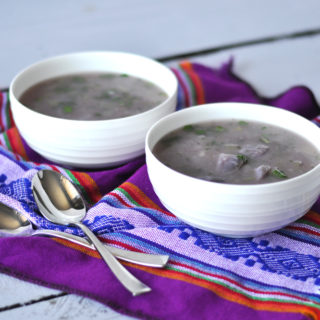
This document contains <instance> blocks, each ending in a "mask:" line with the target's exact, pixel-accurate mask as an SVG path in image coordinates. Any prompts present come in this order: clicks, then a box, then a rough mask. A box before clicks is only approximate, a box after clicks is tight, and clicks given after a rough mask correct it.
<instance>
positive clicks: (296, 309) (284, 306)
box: [129, 264, 320, 319]
mask: <svg viewBox="0 0 320 320" xmlns="http://www.w3.org/2000/svg"><path fill="white" fill-rule="evenodd" d="M129 265H132V264H129ZM132 266H134V267H135V268H138V269H141V270H144V271H146V272H149V273H152V274H155V275H158V276H162V277H165V278H170V279H175V280H181V281H185V282H188V283H191V284H194V285H197V286H200V287H202V288H205V289H208V290H210V291H212V292H214V293H215V294H217V295H218V296H220V297H222V298H224V299H226V300H229V301H233V302H236V303H239V304H242V305H245V306H247V307H249V308H251V309H255V310H266V311H277V312H292V313H298V314H304V315H306V316H308V317H310V318H312V319H319V317H320V312H319V310H317V309H316V308H314V307H306V306H303V305H300V304H294V303H288V302H275V301H260V300H254V299H251V298H248V297H246V296H244V295H242V294H239V293H237V292H235V291H232V289H229V288H226V287H224V286H222V285H220V284H217V283H212V282H209V281H204V280H202V279H198V278H194V277H192V276H191V275H188V274H184V273H180V272H177V271H172V270H166V269H155V268H148V267H144V266H136V265H132Z"/></svg>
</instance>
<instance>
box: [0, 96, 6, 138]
mask: <svg viewBox="0 0 320 320" xmlns="http://www.w3.org/2000/svg"><path fill="white" fill-rule="evenodd" d="M2 108H5V106H3V93H2V92H0V132H2V131H4V122H3V119H2V114H3V113H2Z"/></svg>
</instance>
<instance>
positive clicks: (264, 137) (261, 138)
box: [260, 134, 270, 143]
mask: <svg viewBox="0 0 320 320" xmlns="http://www.w3.org/2000/svg"><path fill="white" fill-rule="evenodd" d="M260 141H262V142H264V143H270V139H269V138H268V137H267V136H266V135H264V134H263V135H262V136H261V137H260Z"/></svg>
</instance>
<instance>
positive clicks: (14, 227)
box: [0, 202, 169, 268]
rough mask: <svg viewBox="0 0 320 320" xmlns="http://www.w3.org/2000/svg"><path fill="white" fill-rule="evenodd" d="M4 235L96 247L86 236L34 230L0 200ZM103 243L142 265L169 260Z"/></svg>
mask: <svg viewBox="0 0 320 320" xmlns="http://www.w3.org/2000/svg"><path fill="white" fill-rule="evenodd" d="M25 231H27V234H25ZM2 235H3V236H5V237H8V236H15V235H23V236H25V235H31V236H46V237H56V238H60V239H64V240H68V241H71V242H73V243H76V244H79V245H82V246H84V247H87V248H90V249H95V247H94V246H93V245H92V244H91V243H89V242H88V241H87V240H86V239H85V238H82V237H78V236H75V235H73V234H70V233H66V232H61V231H57V230H47V229H38V230H33V229H32V226H31V223H30V222H29V220H28V219H27V218H26V217H25V216H24V215H23V214H21V213H20V212H18V211H17V210H15V209H13V208H11V207H9V206H7V205H6V204H4V203H1V202H0V236H2ZM103 245H104V246H106V247H107V248H108V250H109V251H110V252H111V253H112V254H113V255H114V256H115V257H117V258H119V259H121V260H123V261H128V262H132V263H135V264H139V265H142V266H147V267H153V268H163V267H164V266H165V265H166V264H167V262H168V260H169V256H168V255H162V254H148V253H143V252H136V251H129V250H124V249H120V248H115V247H112V246H109V245H107V244H105V243H104V244H103Z"/></svg>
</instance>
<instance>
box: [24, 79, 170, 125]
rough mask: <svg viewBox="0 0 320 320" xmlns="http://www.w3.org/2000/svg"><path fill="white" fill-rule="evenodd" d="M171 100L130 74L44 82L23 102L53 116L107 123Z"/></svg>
mask: <svg viewBox="0 0 320 320" xmlns="http://www.w3.org/2000/svg"><path fill="white" fill-rule="evenodd" d="M167 97H168V95H167V94H166V93H165V92H164V91H163V90H162V89H161V88H159V87H158V86H156V85H155V84H153V83H151V82H149V81H146V80H143V79H140V78H137V77H133V76H130V75H127V74H118V73H83V74H74V75H68V76H62V77H57V78H51V79H49V80H45V81H42V82H40V83H38V84H36V85H34V86H32V87H31V88H29V89H28V90H26V91H25V92H24V93H23V94H22V95H21V97H20V99H19V100H20V102H21V103H22V104H24V105H25V106H27V107H29V108H30V109H33V110H35V111H37V112H40V113H43V114H46V115H49V116H53V117H58V118H65V119H73V120H105V119H115V118H122V117H127V116H132V115H135V114H138V113H141V112H144V111H147V110H150V109H152V108H154V107H156V106H157V105H159V104H161V103H162V102H163V101H164V100H166V98H167Z"/></svg>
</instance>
